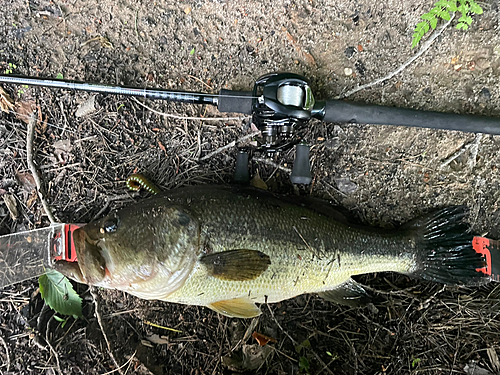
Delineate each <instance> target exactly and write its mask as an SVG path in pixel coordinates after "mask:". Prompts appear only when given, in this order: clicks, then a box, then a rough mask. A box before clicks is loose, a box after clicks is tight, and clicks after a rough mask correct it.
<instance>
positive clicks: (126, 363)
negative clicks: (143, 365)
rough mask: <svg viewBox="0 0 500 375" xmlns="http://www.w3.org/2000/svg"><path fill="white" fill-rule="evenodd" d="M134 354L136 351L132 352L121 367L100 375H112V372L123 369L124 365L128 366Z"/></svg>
mask: <svg viewBox="0 0 500 375" xmlns="http://www.w3.org/2000/svg"><path fill="white" fill-rule="evenodd" d="M136 354H137V350H136V351H135V352H134V354H132V356H131V357H130V358H129V359H128V361H127V362H125V363H124V364H123V365H121V366H120V367H119V368H117V369H114V370H111V371H108V372H105V373H104V374H102V375H109V374H112V373H113V372H116V371H118V370H120V369H122V368H124V367H125V366H126V365H128V364H129V363H130V362H132V360H133V359H134V357H135V355H136Z"/></svg>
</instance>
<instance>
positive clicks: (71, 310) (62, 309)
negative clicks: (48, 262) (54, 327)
mask: <svg viewBox="0 0 500 375" xmlns="http://www.w3.org/2000/svg"><path fill="white" fill-rule="evenodd" d="M38 283H39V285H40V293H41V294H42V298H43V299H44V300H45V302H46V303H47V305H49V307H50V308H52V309H53V310H55V311H56V312H58V313H59V314H62V315H73V317H75V318H76V317H78V316H82V299H81V298H80V296H79V295H78V294H77V293H76V292H75V290H74V289H73V286H72V285H71V283H70V282H69V280H68V279H67V278H66V276H64V275H63V274H62V273H60V272H57V271H55V270H47V271H46V272H45V274H43V275H42V276H40V278H39V279H38Z"/></svg>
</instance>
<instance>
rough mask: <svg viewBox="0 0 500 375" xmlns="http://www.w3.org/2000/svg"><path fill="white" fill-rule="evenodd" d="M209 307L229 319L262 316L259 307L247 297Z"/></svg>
mask: <svg viewBox="0 0 500 375" xmlns="http://www.w3.org/2000/svg"><path fill="white" fill-rule="evenodd" d="M207 307H209V308H211V309H212V310H214V311H216V312H218V313H219V314H222V315H225V316H227V317H229V318H254V317H256V316H259V315H260V314H262V312H261V311H260V309H259V308H258V307H257V305H255V303H254V302H253V301H251V300H250V299H249V298H247V297H243V298H234V299H228V300H225V301H218V302H214V303H212V304H210V305H208V306H207Z"/></svg>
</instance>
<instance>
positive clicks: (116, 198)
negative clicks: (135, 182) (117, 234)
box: [92, 192, 139, 221]
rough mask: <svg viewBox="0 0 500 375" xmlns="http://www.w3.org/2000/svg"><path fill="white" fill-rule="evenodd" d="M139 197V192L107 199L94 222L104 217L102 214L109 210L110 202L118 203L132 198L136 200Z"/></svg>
mask: <svg viewBox="0 0 500 375" xmlns="http://www.w3.org/2000/svg"><path fill="white" fill-rule="evenodd" d="M137 196H139V193H138V192H131V193H128V194H122V195H115V196H114V197H107V198H106V203H105V204H104V206H103V207H102V208H101V209H100V210H99V212H98V213H96V214H95V215H94V217H93V218H92V221H94V220H96V219H97V218H99V217H100V216H101V215H102V213H103V212H104V211H106V210H107V209H108V207H109V203H110V202H113V201H117V200H120V199H132V198H135V197H137Z"/></svg>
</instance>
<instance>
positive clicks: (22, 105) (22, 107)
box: [15, 100, 36, 124]
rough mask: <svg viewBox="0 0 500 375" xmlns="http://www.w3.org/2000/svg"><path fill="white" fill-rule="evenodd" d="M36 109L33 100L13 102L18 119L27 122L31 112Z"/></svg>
mask: <svg viewBox="0 0 500 375" xmlns="http://www.w3.org/2000/svg"><path fill="white" fill-rule="evenodd" d="M35 109H36V103H35V102H34V101H33V100H27V101H22V102H18V103H16V104H15V112H16V117H17V119H18V120H20V121H22V122H24V123H26V124H27V123H29V121H30V117H31V114H32V113H33V112H34V111H35Z"/></svg>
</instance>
